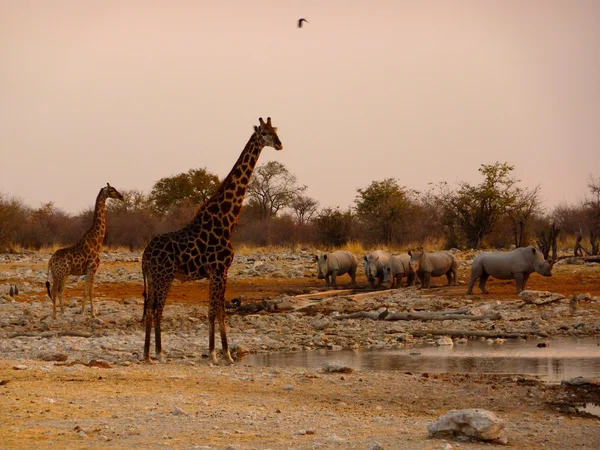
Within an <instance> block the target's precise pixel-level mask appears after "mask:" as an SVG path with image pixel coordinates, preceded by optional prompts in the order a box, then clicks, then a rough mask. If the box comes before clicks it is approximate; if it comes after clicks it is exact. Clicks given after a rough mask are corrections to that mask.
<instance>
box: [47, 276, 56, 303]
mask: <svg viewBox="0 0 600 450" xmlns="http://www.w3.org/2000/svg"><path fill="white" fill-rule="evenodd" d="M46 291H48V297H50V300H52V301H54V299H53V298H52V294H51V293H50V282H49V281H46Z"/></svg>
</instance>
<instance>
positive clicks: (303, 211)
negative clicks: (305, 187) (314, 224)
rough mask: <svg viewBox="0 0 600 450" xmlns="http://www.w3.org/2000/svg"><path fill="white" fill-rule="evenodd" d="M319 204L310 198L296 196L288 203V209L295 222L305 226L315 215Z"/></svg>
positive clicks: (300, 195)
mask: <svg viewBox="0 0 600 450" xmlns="http://www.w3.org/2000/svg"><path fill="white" fill-rule="evenodd" d="M318 207H319V202H318V201H316V200H315V199H314V198H312V197H308V196H307V195H302V194H299V195H296V197H295V198H294V199H293V200H292V202H291V203H290V209H291V210H292V212H293V214H294V216H295V218H296V221H297V222H298V223H300V224H306V223H308V222H310V220H311V219H312V218H313V216H314V215H315V214H316V213H317V210H318Z"/></svg>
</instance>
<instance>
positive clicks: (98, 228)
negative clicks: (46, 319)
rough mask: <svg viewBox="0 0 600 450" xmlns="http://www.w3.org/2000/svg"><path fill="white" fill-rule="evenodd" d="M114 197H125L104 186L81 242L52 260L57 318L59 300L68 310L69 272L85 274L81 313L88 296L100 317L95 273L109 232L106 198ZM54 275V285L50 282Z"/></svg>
mask: <svg viewBox="0 0 600 450" xmlns="http://www.w3.org/2000/svg"><path fill="white" fill-rule="evenodd" d="M107 198H114V199H117V200H121V201H123V196H122V195H121V194H120V193H119V191H117V190H116V189H115V188H114V187H112V186H111V185H110V184H108V183H106V187H104V188H102V189H100V192H99V193H98V197H97V198H96V207H95V209H94V223H93V224H92V226H91V228H90V229H89V230H87V231H86V233H85V234H84V235H83V237H82V238H81V240H80V241H79V242H77V244H75V245H73V246H71V247H66V248H61V249H59V250H57V251H56V252H54V254H53V255H52V257H51V258H50V261H48V281H46V290H47V291H48V296H49V297H50V299H51V300H52V308H53V309H52V316H53V317H54V318H55V319H56V300H57V298H58V301H59V303H60V312H61V313H62V314H64V313H65V310H64V308H63V300H62V294H63V290H64V289H65V283H66V281H67V278H68V277H69V275H85V286H84V288H83V304H82V305H81V313H82V314H83V313H84V311H85V299H86V297H89V298H90V305H91V314H92V317H96V314H95V312H94V297H93V296H92V288H93V286H94V275H95V274H96V270H98V266H99V265H100V249H101V248H102V242H103V241H104V236H105V235H106V199H107ZM50 278H52V286H51V285H50Z"/></svg>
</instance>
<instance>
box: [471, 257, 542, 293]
mask: <svg viewBox="0 0 600 450" xmlns="http://www.w3.org/2000/svg"><path fill="white" fill-rule="evenodd" d="M533 272H537V273H539V274H540V275H543V276H545V277H551V276H552V263H551V262H549V261H546V260H545V259H544V256H543V255H542V253H541V252H540V251H538V250H536V248H535V247H520V248H516V249H514V250H511V251H510V252H485V253H481V254H479V255H477V257H476V258H475V259H474V260H473V264H471V278H470V279H469V286H468V287H467V294H471V293H472V292H473V285H474V284H475V281H477V279H478V278H479V288H480V289H481V292H483V293H484V294H487V293H488V291H487V290H486V288H485V283H486V281H487V279H488V278H489V277H490V276H492V277H494V278H498V279H499V280H516V282H517V294H519V293H520V292H521V291H523V290H524V289H525V284H526V283H527V280H528V279H529V275H531V274H532V273H533Z"/></svg>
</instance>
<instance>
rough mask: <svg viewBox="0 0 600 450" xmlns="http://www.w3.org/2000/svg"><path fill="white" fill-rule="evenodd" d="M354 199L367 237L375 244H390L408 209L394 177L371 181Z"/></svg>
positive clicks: (405, 193)
mask: <svg viewBox="0 0 600 450" xmlns="http://www.w3.org/2000/svg"><path fill="white" fill-rule="evenodd" d="M357 192H358V195H357V196H356V198H355V199H354V204H355V207H354V209H355V211H356V215H357V217H358V219H359V220H360V221H361V222H362V223H363V224H364V225H365V230H366V234H367V236H368V237H369V238H370V239H371V240H372V241H374V242H380V243H383V244H386V245H389V244H390V243H391V242H392V239H393V237H394V236H395V235H397V234H399V233H398V231H401V230H402V228H403V225H404V223H405V219H406V216H407V215H408V213H409V211H410V207H411V202H410V200H409V199H408V193H407V191H406V189H405V188H404V187H403V186H400V185H399V184H398V180H396V179H394V178H386V179H384V180H383V181H373V182H372V183H371V184H370V185H369V186H368V187H366V188H365V189H360V188H359V189H357Z"/></svg>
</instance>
